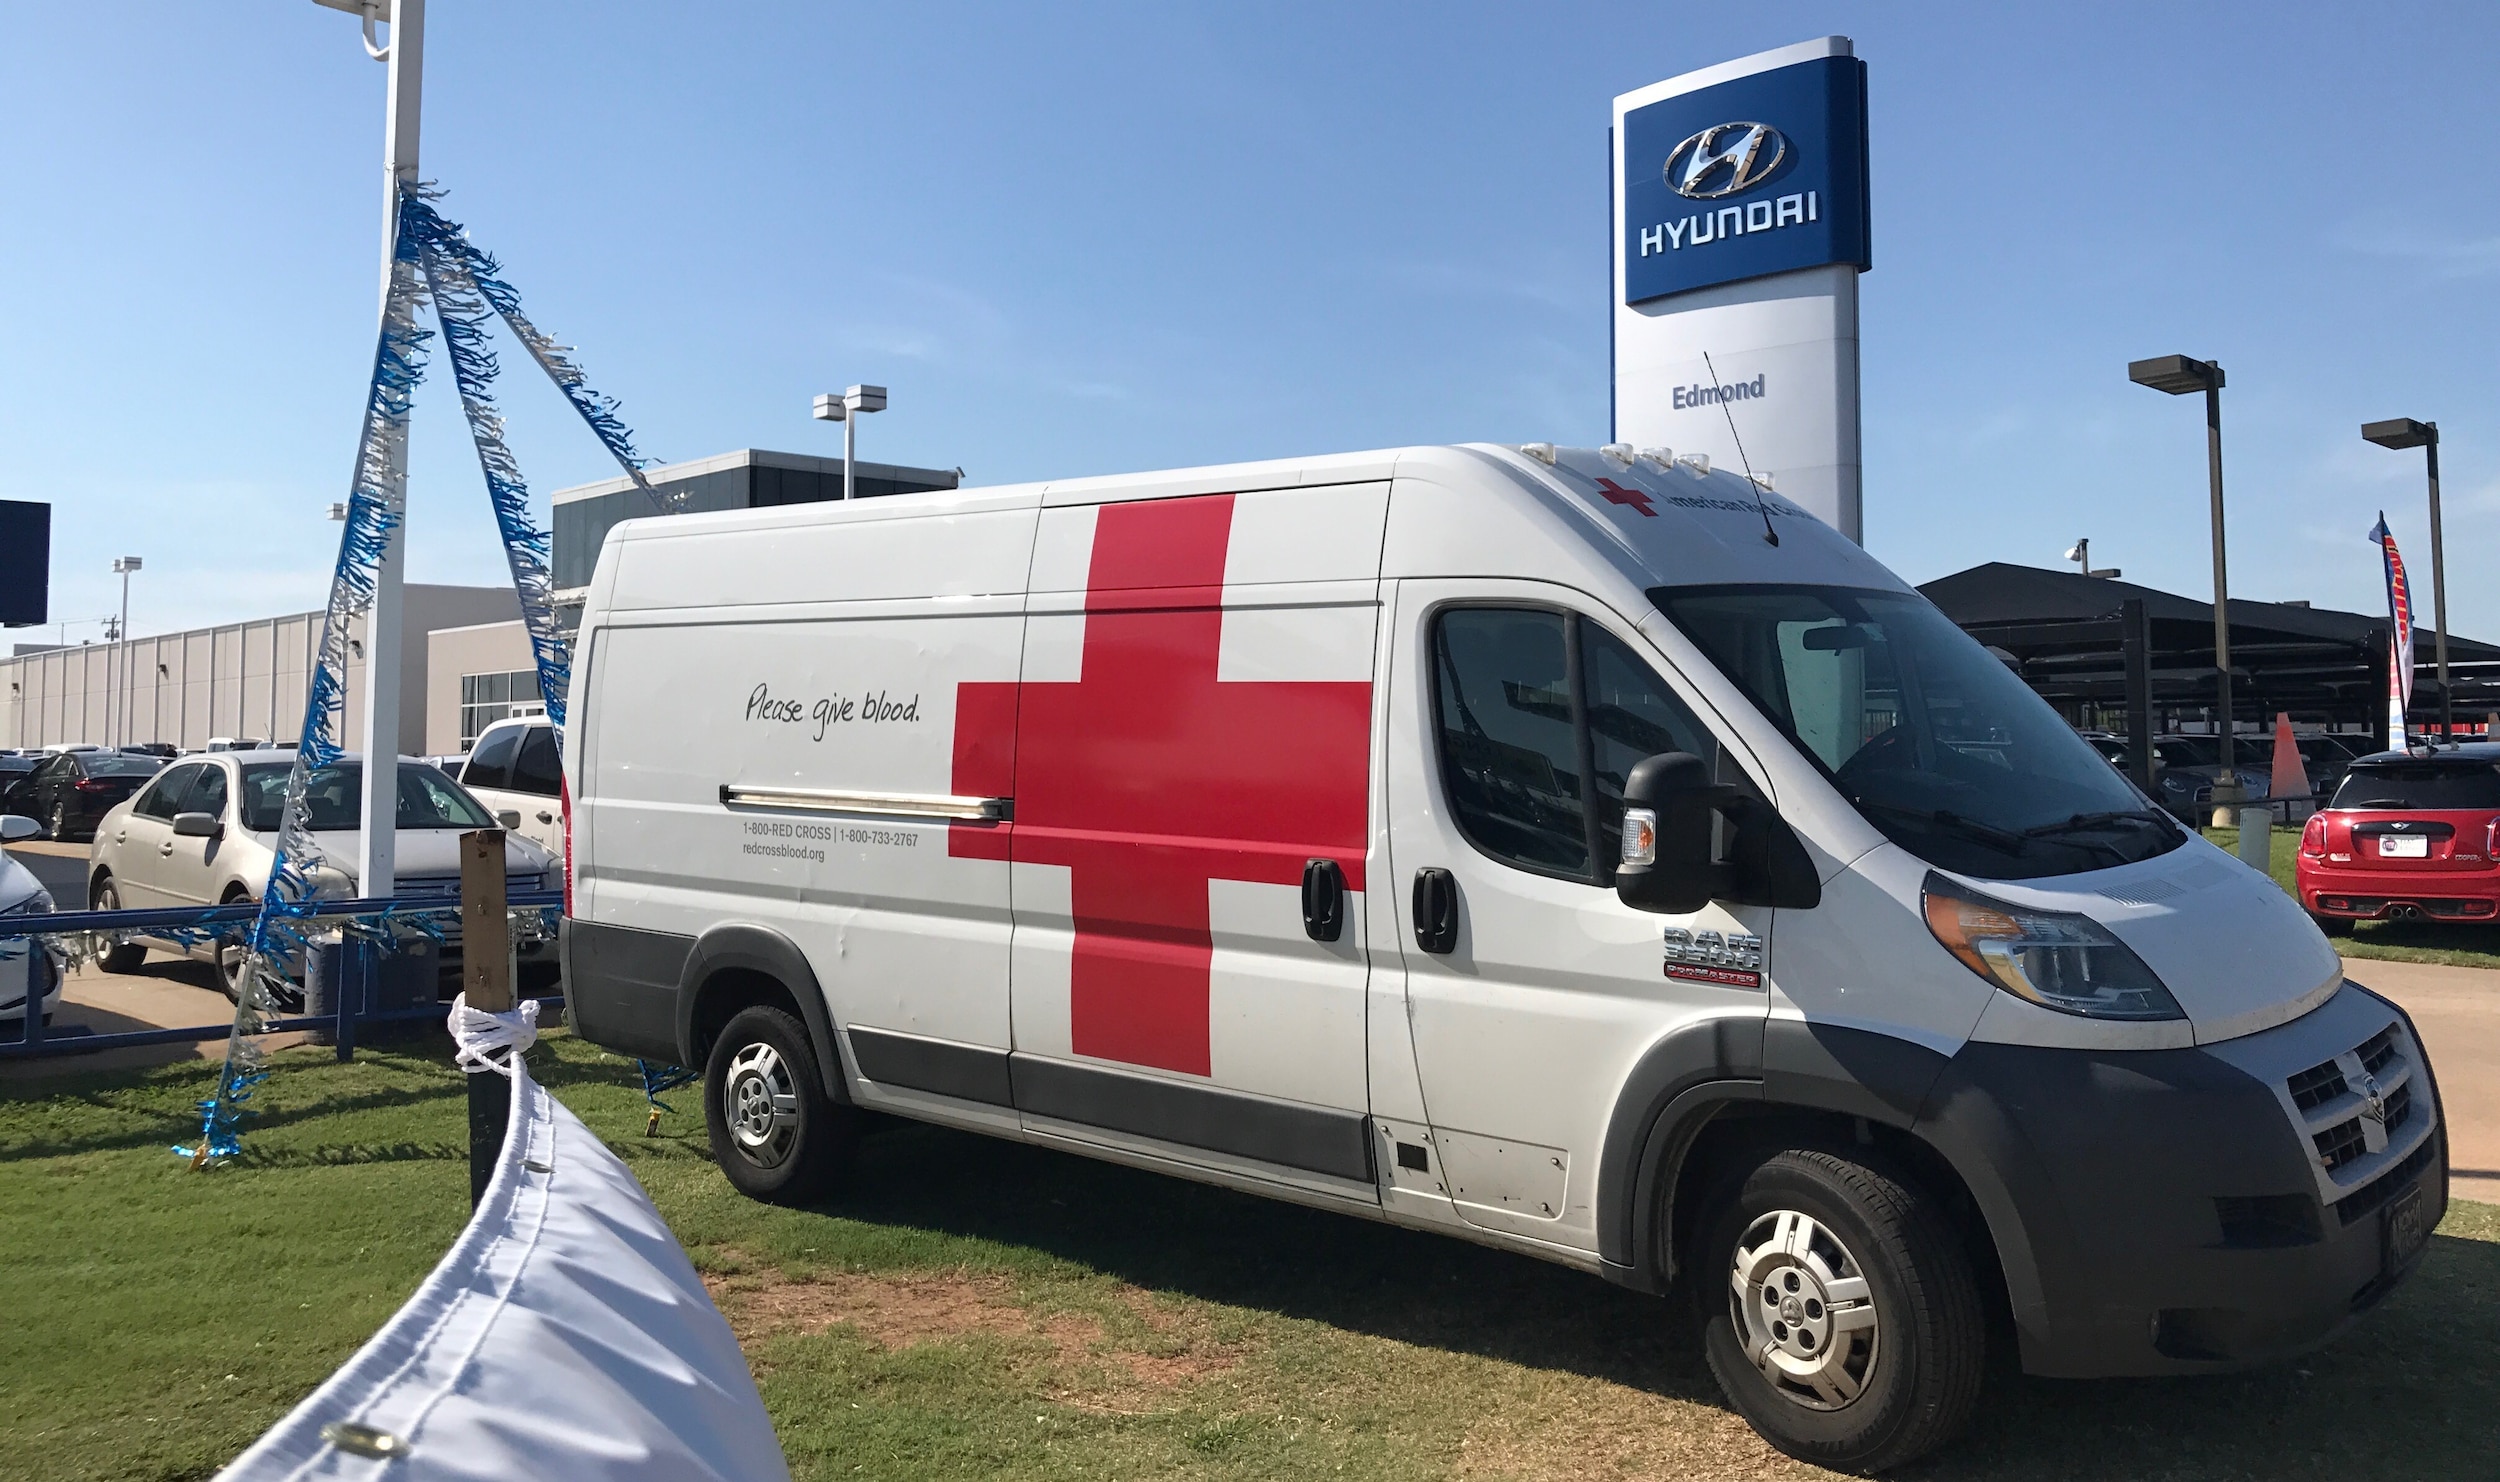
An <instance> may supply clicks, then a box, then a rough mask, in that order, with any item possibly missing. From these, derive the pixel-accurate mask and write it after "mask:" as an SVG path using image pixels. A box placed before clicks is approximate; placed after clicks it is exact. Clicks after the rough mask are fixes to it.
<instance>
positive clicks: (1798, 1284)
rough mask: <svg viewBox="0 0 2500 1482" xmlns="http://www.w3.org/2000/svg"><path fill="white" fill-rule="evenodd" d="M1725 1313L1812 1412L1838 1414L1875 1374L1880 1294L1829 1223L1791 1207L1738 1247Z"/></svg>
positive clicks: (1780, 1385) (1758, 1363)
mask: <svg viewBox="0 0 2500 1482" xmlns="http://www.w3.org/2000/svg"><path fill="white" fill-rule="evenodd" d="M1728 1312H1729V1315H1730V1316H1731V1317H1733V1318H1734V1319H1735V1321H1736V1331H1737V1332H1738V1333H1739V1334H1740V1335H1742V1337H1743V1339H1744V1343H1745V1355H1746V1357H1748V1358H1750V1359H1752V1360H1753V1363H1754V1367H1755V1368H1757V1369H1760V1370H1761V1371H1762V1377H1763V1378H1765V1379H1768V1380H1770V1381H1771V1387H1772V1388H1773V1389H1776V1390H1778V1391H1779V1392H1780V1393H1781V1394H1783V1395H1786V1396H1787V1397H1788V1398H1789V1399H1790V1400H1792V1401H1794V1402H1796V1403H1797V1404H1800V1405H1803V1406H1804V1407H1806V1408H1807V1409H1809V1410H1838V1409H1842V1408H1844V1407H1846V1406H1847V1405H1849V1404H1850V1403H1851V1402H1852V1401H1854V1400H1856V1399H1857V1397H1858V1396H1859V1395H1860V1394H1863V1393H1864V1392H1865V1390H1866V1382H1867V1379H1868V1378H1869V1376H1871V1375H1873V1373H1874V1372H1875V1361H1876V1357H1877V1347H1878V1343H1877V1340H1878V1338H1879V1336H1880V1333H1881V1328H1880V1326H1879V1324H1878V1323H1877V1321H1876V1314H1875V1294H1874V1292H1873V1291H1872V1290H1871V1289H1869V1288H1868V1286H1867V1284H1866V1273H1865V1271H1863V1270H1862V1269H1860V1268H1859V1266H1858V1261H1857V1257H1855V1256H1853V1255H1851V1254H1850V1253H1849V1247H1847V1246H1845V1245H1843V1244H1841V1243H1840V1237H1839V1236H1837V1235H1835V1234H1833V1233H1832V1230H1831V1227H1830V1226H1828V1225H1821V1224H1817V1223H1816V1222H1815V1221H1814V1220H1813V1219H1812V1218H1811V1217H1809V1216H1807V1215H1802V1214H1799V1213H1798V1212H1797V1211H1795V1210H1793V1209H1781V1210H1774V1211H1772V1212H1771V1213H1769V1214H1766V1215H1764V1216H1762V1217H1761V1218H1760V1219H1758V1220H1755V1221H1754V1222H1753V1224H1752V1225H1750V1226H1749V1227H1747V1229H1746V1231H1745V1233H1744V1236H1743V1237H1742V1238H1741V1239H1739V1240H1738V1241H1737V1242H1736V1257H1735V1260H1734V1262H1733V1263H1732V1266H1731V1269H1730V1271H1729V1273H1728Z"/></svg>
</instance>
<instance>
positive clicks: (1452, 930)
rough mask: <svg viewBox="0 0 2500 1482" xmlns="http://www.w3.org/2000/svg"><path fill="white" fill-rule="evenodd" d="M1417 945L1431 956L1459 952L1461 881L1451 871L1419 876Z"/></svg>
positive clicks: (1425, 871) (1427, 871)
mask: <svg viewBox="0 0 2500 1482" xmlns="http://www.w3.org/2000/svg"><path fill="white" fill-rule="evenodd" d="M1415 945H1416V946H1418V947H1421V948H1423V949H1424V950H1425V951H1427V952H1455V951H1457V950H1458V880H1457V877H1455V876H1453V875H1452V874H1451V873H1450V872H1449V871H1447V870H1444V869H1438V868H1429V867H1428V868H1425V869H1420V870H1417V871H1416V872H1415Z"/></svg>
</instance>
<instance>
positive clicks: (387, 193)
mask: <svg viewBox="0 0 2500 1482" xmlns="http://www.w3.org/2000/svg"><path fill="white" fill-rule="evenodd" d="M313 3H315V4H317V5H326V6H328V7H329V8H331V9H332V10H343V11H346V12H347V13H348V14H349V15H352V16H356V17H358V18H360V19H361V20H363V22H364V28H365V53H366V55H368V56H370V57H372V58H373V59H374V60H375V61H377V62H382V63H385V64H387V65H388V66H389V67H390V85H389V91H388V93H387V95H386V98H385V101H384V104H383V126H382V314H383V316H384V317H385V318H387V317H388V316H389V314H390V310H391V262H392V257H393V255H394V249H395V247H396V246H397V244H398V241H399V188H400V184H401V182H403V181H405V182H407V183H409V184H414V183H415V182H416V179H417V121H418V106H417V105H418V103H419V101H420V97H421V93H422V84H423V81H424V76H425V0H313ZM385 19H387V20H388V21H389V23H390V28H391V39H390V41H389V42H388V43H387V44H383V43H379V42H378V40H377V38H376V37H375V35H374V27H375V25H376V24H377V23H378V22H380V21H383V20H385ZM384 454H385V457H386V459H387V460H388V462H389V464H390V466H391V469H392V471H393V473H394V474H395V475H397V476H398V478H399V479H401V480H404V479H405V477H406V473H407V467H408V424H407V422H406V421H405V420H402V421H401V422H400V423H399V425H398V427H397V428H396V429H395V430H394V431H393V432H392V434H391V437H390V443H389V446H388V447H387V448H386V449H385V450H384ZM405 550H406V542H405V540H404V539H403V538H402V535H401V532H400V531H399V530H398V529H396V528H394V529H393V530H392V531H391V532H390V534H389V535H387V536H386V537H384V541H383V546H382V558H381V560H380V561H379V562H378V563H377V565H376V569H375V571H374V581H373V606H372V608H371V609H370V610H369V611H368V612H367V613H366V616H365V694H364V702H365V703H364V720H365V727H364V733H365V775H364V798H363V808H362V810H361V815H360V816H361V817H362V819H363V821H364V833H363V837H362V838H361V840H360V841H359V846H358V847H359V850H360V853H359V855H358V858H357V861H356V878H357V882H358V889H359V893H361V894H363V895H365V896H368V897H372V898H377V899H378V898H382V897H386V896H389V895H390V894H391V893H392V891H393V890H394V889H395V887H396V886H397V884H398V868H397V865H398V849H397V845H398V842H399V839H398V832H397V830H396V828H395V827H394V825H395V823H396V822H397V820H398V817H399V767H398V764H397V763H398V757H399V650H400V632H399V630H400V611H401V608H402V606H403V601H404V595H405V594H404V593H403V591H402V587H403V586H404V584H405V581H406V577H405V575H404V571H405V556H404V552H405Z"/></svg>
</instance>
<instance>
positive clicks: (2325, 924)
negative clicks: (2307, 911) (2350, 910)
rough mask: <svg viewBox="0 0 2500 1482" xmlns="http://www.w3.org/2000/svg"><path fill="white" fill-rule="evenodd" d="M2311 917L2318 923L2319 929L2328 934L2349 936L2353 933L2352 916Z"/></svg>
mask: <svg viewBox="0 0 2500 1482" xmlns="http://www.w3.org/2000/svg"><path fill="white" fill-rule="evenodd" d="M2309 919H2310V920H2312V921H2314V922H2316V923H2318V930H2320V931H2322V932H2324V933H2326V934H2327V935H2328V936H2331V937H2348V936H2351V935H2352V918H2351V917H2349V916H2312V917H2310V918H2309Z"/></svg>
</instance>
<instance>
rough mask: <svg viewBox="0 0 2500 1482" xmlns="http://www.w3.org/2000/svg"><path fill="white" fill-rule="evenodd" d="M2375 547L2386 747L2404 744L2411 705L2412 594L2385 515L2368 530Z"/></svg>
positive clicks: (2401, 558)
mask: <svg viewBox="0 0 2500 1482" xmlns="http://www.w3.org/2000/svg"><path fill="white" fill-rule="evenodd" d="M2370 539H2372V540H2374V541H2376V542H2377V543H2378V549H2379V557H2380V564H2381V565H2383V566H2384V567H2385V568H2386V570H2387V745H2388V748H2389V749H2390V750H2395V751H2401V750H2403V749H2404V744H2405V709H2406V707H2408V706H2410V705H2411V704H2412V703H2413V590H2412V588H2410V587H2408V586H2406V585H2405V558H2404V557H2403V556H2401V555H2398V554H2397V553H2396V537H2395V534H2394V532H2392V531H2390V530H2389V529H2388V528H2387V512H2386V511H2384V510H2381V511H2380V512H2379V517H2378V523H2377V524H2376V525H2373V526H2371V527H2370Z"/></svg>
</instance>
